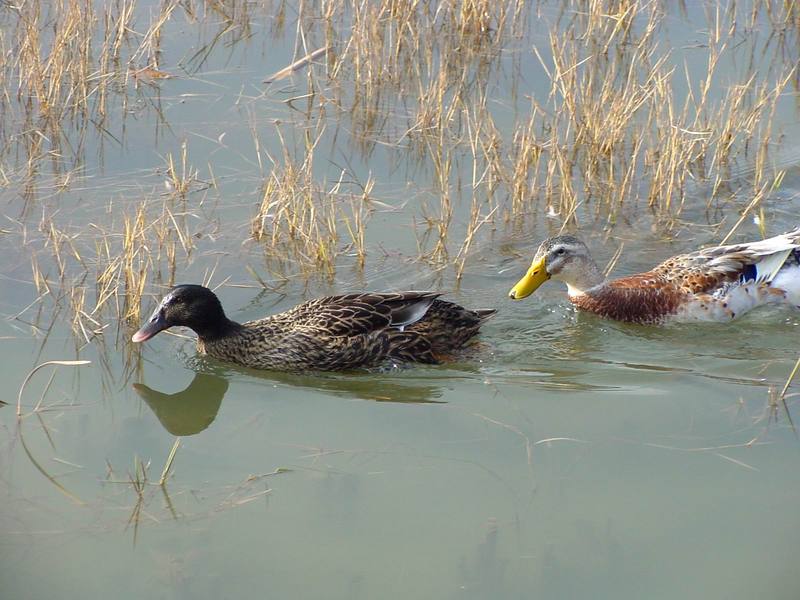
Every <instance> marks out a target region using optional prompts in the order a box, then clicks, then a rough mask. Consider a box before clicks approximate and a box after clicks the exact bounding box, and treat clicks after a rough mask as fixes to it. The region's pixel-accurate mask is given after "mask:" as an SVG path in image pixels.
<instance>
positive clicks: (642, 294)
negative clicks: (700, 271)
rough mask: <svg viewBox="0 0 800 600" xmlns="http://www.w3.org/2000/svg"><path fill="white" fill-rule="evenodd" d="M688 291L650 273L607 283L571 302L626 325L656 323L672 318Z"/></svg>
mask: <svg viewBox="0 0 800 600" xmlns="http://www.w3.org/2000/svg"><path fill="white" fill-rule="evenodd" d="M688 297H689V292H688V291H687V290H685V289H682V288H681V287H679V286H678V285H676V284H675V283H673V282H671V281H667V280H665V279H664V278H662V277H659V276H657V275H656V274H653V273H645V274H642V275H635V276H633V277H625V278H622V279H617V280H614V281H610V282H608V283H605V284H602V285H600V286H597V287H595V288H592V289H589V290H587V291H586V293H585V294H583V295H581V296H573V297H570V300H571V301H572V303H573V304H574V305H575V306H577V307H578V308H580V309H582V310H586V311H589V312H592V313H595V314H597V315H600V316H601V317H606V318H609V319H616V320H617V321H626V322H628V323H641V324H650V323H660V322H661V321H663V320H664V319H665V318H666V317H669V316H670V315H674V314H675V313H676V312H677V311H678V309H679V308H680V306H681V305H682V304H684V303H685V302H686V301H687V300H688Z"/></svg>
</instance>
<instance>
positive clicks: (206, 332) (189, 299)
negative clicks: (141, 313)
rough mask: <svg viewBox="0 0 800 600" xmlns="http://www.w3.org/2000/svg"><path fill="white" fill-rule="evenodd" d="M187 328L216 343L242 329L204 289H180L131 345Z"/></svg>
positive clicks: (149, 321)
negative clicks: (160, 334) (159, 334)
mask: <svg viewBox="0 0 800 600" xmlns="http://www.w3.org/2000/svg"><path fill="white" fill-rule="evenodd" d="M175 326H183V327H188V328H189V329H191V330H193V331H194V332H195V333H196V334H197V336H198V337H199V338H200V339H202V340H214V339H218V338H220V337H224V336H226V335H228V334H230V333H231V332H232V331H234V330H236V329H238V328H239V327H240V325H239V324H238V323H236V322H234V321H231V320H230V319H228V318H227V317H226V316H225V311H224V310H222V304H220V301H219V298H217V296H216V295H215V294H214V292H212V291H211V290H210V289H208V288H206V287H203V286H202V285H178V286H175V287H174V288H172V289H171V290H170V292H169V293H168V294H167V295H166V296H165V297H164V299H163V300H162V301H161V304H159V305H158V308H156V310H155V311H154V312H153V314H152V315H151V316H150V318H149V319H148V320H147V323H145V324H144V325H143V326H142V328H141V329H139V331H137V332H136V333H134V334H133V337H132V338H131V341H133V342H144V341H145V340H149V339H150V338H151V337H153V336H154V335H156V334H157V333H158V332H160V331H164V330H165V329H169V328H170V327H175Z"/></svg>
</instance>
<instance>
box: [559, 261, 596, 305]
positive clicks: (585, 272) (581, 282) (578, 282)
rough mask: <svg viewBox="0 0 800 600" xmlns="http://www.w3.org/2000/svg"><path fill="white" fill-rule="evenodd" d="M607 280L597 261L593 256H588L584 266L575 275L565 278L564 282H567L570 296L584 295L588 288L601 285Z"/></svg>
mask: <svg viewBox="0 0 800 600" xmlns="http://www.w3.org/2000/svg"><path fill="white" fill-rule="evenodd" d="M605 280H606V278H605V276H604V275H603V273H602V272H601V271H600V268H599V267H598V266H597V263H596V262H594V260H592V259H591V258H587V259H586V261H585V263H584V265H583V268H582V269H580V271H578V272H577V273H575V274H574V276H573V277H570V278H569V279H565V280H564V283H566V284H567V293H568V294H569V295H570V296H582V295H583V294H584V293H585V292H586V290H588V289H590V288H593V287H594V286H596V285H600V284H601V283H603V282H604V281H605Z"/></svg>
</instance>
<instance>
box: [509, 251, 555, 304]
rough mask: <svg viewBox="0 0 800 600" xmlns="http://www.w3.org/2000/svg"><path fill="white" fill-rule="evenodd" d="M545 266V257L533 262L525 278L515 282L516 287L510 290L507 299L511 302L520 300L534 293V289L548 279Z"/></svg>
mask: <svg viewBox="0 0 800 600" xmlns="http://www.w3.org/2000/svg"><path fill="white" fill-rule="evenodd" d="M546 266H547V265H546V264H545V257H542V258H540V259H539V260H537V261H534V262H533V264H532V265H531V268H530V269H528V272H527V273H525V276H524V277H523V278H522V279H520V280H519V281H518V282H517V285H515V286H514V287H513V288H511V291H510V292H508V297H509V298H511V299H512V300H522V299H523V298H527V297H528V296H530V295H531V294H532V293H533V292H535V291H536V288H538V287H539V286H540V285H542V284H543V283H544V282H545V281H547V280H548V279H550V275H549V274H548V273H547V269H546Z"/></svg>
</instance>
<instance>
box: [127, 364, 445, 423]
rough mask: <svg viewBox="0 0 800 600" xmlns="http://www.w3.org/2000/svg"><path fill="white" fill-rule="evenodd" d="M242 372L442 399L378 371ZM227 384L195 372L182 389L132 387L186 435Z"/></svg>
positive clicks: (359, 395) (438, 391) (341, 389)
mask: <svg viewBox="0 0 800 600" xmlns="http://www.w3.org/2000/svg"><path fill="white" fill-rule="evenodd" d="M243 370H244V369H230V371H229V373H230V375H234V373H236V374H241V371H243ZM246 372H247V373H248V374H249V375H254V376H256V377H258V378H260V379H265V380H268V381H269V382H272V383H273V385H288V386H291V387H300V388H307V389H314V390H319V391H323V392H327V393H330V394H333V395H335V396H339V397H346V398H351V399H359V400H372V401H374V402H406V403H423V404H425V403H427V404H435V403H439V402H442V401H441V400H438V398H441V396H442V394H443V391H442V388H441V387H439V386H437V385H431V384H419V383H412V382H403V383H399V382H393V381H386V380H384V379H380V377H381V375H364V376H359V375H336V376H333V375H327V374H326V375H313V374H307V375H301V374H292V373H274V372H270V373H263V372H260V371H254V370H246ZM228 385H229V384H228V377H227V376H220V375H215V374H212V373H204V372H197V373H195V376H194V378H193V379H192V382H191V383H190V384H189V385H188V386H187V387H186V389H184V390H182V391H180V392H176V393H174V394H165V393H164V392H159V391H158V390H154V389H153V388H151V387H149V386H147V385H145V384H143V383H134V384H133V389H134V390H135V391H136V393H137V394H138V395H139V397H140V398H142V400H144V401H145V403H146V404H147V406H149V407H150V409H151V410H152V411H153V414H155V416H156V418H157V419H158V420H159V422H160V423H161V424H162V425H163V426H164V429H166V430H167V431H168V432H169V433H171V434H172V435H175V436H187V435H195V434H197V433H200V432H201V431H203V430H204V429H207V428H208V426H209V425H211V423H213V422H214V419H215V418H216V416H217V413H218V412H219V408H220V405H221V404H222V398H223V397H224V396H225V393H226V392H227V391H228Z"/></svg>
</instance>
